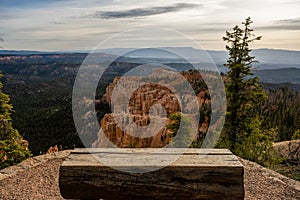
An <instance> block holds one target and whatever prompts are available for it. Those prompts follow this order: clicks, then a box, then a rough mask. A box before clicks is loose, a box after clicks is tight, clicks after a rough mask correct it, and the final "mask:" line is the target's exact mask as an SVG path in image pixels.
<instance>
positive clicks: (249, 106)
mask: <svg viewBox="0 0 300 200" xmlns="http://www.w3.org/2000/svg"><path fill="white" fill-rule="evenodd" d="M242 24H243V28H240V27H239V26H235V27H234V28H233V31H232V32H229V31H226V36H225V37H223V40H224V41H225V42H227V45H226V50H227V51H228V52H229V59H228V60H227V63H226V64H225V66H227V67H228V68H229V71H228V73H227V75H226V76H225V85H226V96H227V113H226V122H225V125H224V128H223V139H224V140H223V146H225V147H227V148H229V149H231V150H232V151H233V152H234V153H236V154H238V155H240V156H242V157H246V158H251V159H252V160H255V158H254V157H253V154H252V155H249V154H251V152H254V151H255V147H256V146H257V147H258V146H261V145H263V147H262V148H261V149H262V151H261V152H259V153H257V152H255V155H256V156H255V157H259V156H261V155H260V153H264V152H263V151H264V149H268V150H271V149H272V148H271V146H270V145H271V142H269V141H270V140H272V138H273V137H272V135H273V132H272V131H260V128H261V127H260V124H261V120H260V119H259V118H258V117H257V116H255V114H254V108H255V106H256V105H257V104H259V103H261V102H263V101H265V100H266V98H267V96H266V94H265V92H264V91H263V90H262V88H261V85H260V84H259V79H258V78H257V77H253V76H252V75H253V73H252V72H251V68H252V64H253V63H255V62H257V61H256V60H255V57H254V56H251V55H250V53H251V49H250V48H249V45H250V44H251V43H252V42H254V41H256V40H260V39H261V36H259V37H256V36H255V35H254V34H253V33H252V32H253V29H251V28H250V25H251V24H252V20H251V18H250V17H249V18H247V19H246V20H245V22H243V23H242ZM270 134H271V135H270ZM263 135H269V137H262V136H263ZM266 139H267V140H269V141H268V142H266V141H263V140H266ZM253 140H255V141H253ZM250 144H251V145H250ZM266 145H267V146H266ZM249 148H252V149H249ZM249 152H250V153H249ZM264 157H266V156H264Z"/></svg>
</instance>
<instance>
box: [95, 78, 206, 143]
mask: <svg viewBox="0 0 300 200" xmlns="http://www.w3.org/2000/svg"><path fill="white" fill-rule="evenodd" d="M183 77H185V78H186V79H187V80H189V81H190V83H191V85H192V86H195V87H197V85H199V82H201V81H202V82H203V79H202V77H201V75H200V74H199V73H198V74H197V73H183ZM161 78H162V80H161V81H157V82H158V84H154V83H149V84H144V85H142V86H141V87H138V89H137V90H135V91H134V92H133V93H132V95H131V96H130V101H129V112H127V113H130V114H127V113H126V112H124V113H118V114H116V113H114V114H106V115H105V116H104V117H103V118H102V120H101V122H100V124H101V127H102V131H103V132H104V134H105V135H106V137H107V138H109V140H110V141H111V142H112V143H113V144H115V145H117V146H119V147H163V146H165V145H166V144H167V143H168V142H170V141H171V139H172V138H171V136H170V135H171V134H170V131H169V130H167V128H166V127H164V128H162V129H161V130H157V133H156V135H155V136H153V137H149V138H138V137H134V136H132V135H129V134H127V133H125V132H124V130H122V129H121V128H122V127H124V126H123V125H122V127H120V126H118V124H117V122H116V121H115V120H114V116H115V117H121V118H122V124H123V123H124V124H125V126H126V124H127V123H128V122H129V121H130V120H132V121H133V122H134V123H136V125H138V126H147V125H148V124H149V123H151V121H150V117H149V110H150V108H151V107H152V106H153V105H156V104H160V105H162V107H163V108H164V109H165V111H166V113H167V115H169V114H172V113H176V112H180V111H181V110H180V104H179V102H178V99H177V97H176V95H175V94H174V93H173V92H172V91H171V90H170V89H168V88H167V87H165V86H163V85H164V82H163V81H165V79H164V78H165V77H161ZM133 79H134V78H133ZM169 80H171V83H169V85H174V86H176V85H179V84H180V80H179V79H175V78H173V79H172V77H170V78H169ZM172 81H173V82H172ZM160 83H161V84H160ZM118 84H122V85H124V87H125V86H126V87H135V86H136V85H135V84H136V81H135V80H132V82H130V81H129V82H121V83H120V77H116V78H115V79H114V80H113V82H112V83H111V84H110V85H109V86H108V87H107V88H106V93H105V95H104V96H103V98H102V101H104V102H107V103H110V102H111V101H112V96H113V92H114V89H115V87H116V86H117V85H118ZM130 84H132V85H130ZM194 90H195V89H194ZM207 93H208V91H207V90H206V89H205V90H200V92H199V93H198V94H197V100H198V105H199V107H201V106H203V105H204V104H210V100H209V99H208V96H209V95H208V94H207ZM125 95H126V93H124V94H122V93H118V96H117V98H116V99H117V100H116V101H117V102H114V106H116V105H115V104H117V106H119V107H121V108H123V109H124V110H125V109H126V103H128V102H126V98H125ZM190 99H191V98H190V97H188V96H187V97H185V98H183V101H185V102H184V105H185V106H186V105H190V103H189V101H190ZM186 107H187V110H191V111H194V110H195V108H194V107H189V106H186ZM163 120H164V121H165V122H166V124H168V123H170V120H169V119H168V118H166V117H165V118H164V119H163ZM209 120H210V119H209V117H208V116H206V117H205V120H204V122H203V123H202V124H201V125H200V127H199V131H201V132H206V131H207V129H208V125H209ZM106 146H109V144H108V143H107V141H106V140H104V139H101V136H100V134H99V138H98V140H97V141H96V142H94V144H93V147H106Z"/></svg>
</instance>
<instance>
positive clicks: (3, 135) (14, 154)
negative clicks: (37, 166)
mask: <svg viewBox="0 0 300 200" xmlns="http://www.w3.org/2000/svg"><path fill="white" fill-rule="evenodd" d="M1 77H2V75H1V74H0V78H1ZM2 87H3V84H2V83H1V82H0V161H1V162H0V169H2V168H5V167H7V166H10V165H14V164H16V163H19V162H21V161H22V160H24V159H26V158H28V157H29V156H31V153H30V151H29V150H28V149H27V146H26V145H25V146H24V145H22V143H24V142H25V141H24V140H23V139H22V137H21V136H20V134H19V132H18V131H17V130H16V129H14V128H13V127H12V121H11V116H10V115H11V111H12V105H11V104H9V101H10V99H9V96H8V95H7V94H4V93H3V92H2Z"/></svg>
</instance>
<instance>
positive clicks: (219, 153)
mask: <svg viewBox="0 0 300 200" xmlns="http://www.w3.org/2000/svg"><path fill="white" fill-rule="evenodd" d="M153 154H155V156H157V157H155V158H159V159H164V158H165V157H167V156H175V155H176V156H179V158H178V159H177V160H176V161H174V162H173V163H171V164H170V165H168V166H166V167H163V168H161V169H159V170H155V171H151V172H146V173H128V172H125V171H123V170H121V171H119V170H116V169H115V168H111V167H109V166H106V165H105V164H102V163H101V162H99V161H98V160H97V159H96V158H97V156H102V157H104V158H105V156H109V157H108V158H109V159H132V158H134V156H150V155H151V156H153ZM129 155H130V158H129V157H128V156H129ZM95 156H96V157H95ZM116 165H117V164H116ZM158 165H159V164H158ZM118 167H120V168H121V169H122V167H124V169H126V168H128V167H139V166H128V165H127V166H118ZM143 167H145V166H143ZM146 167H151V166H146ZM156 167H157V166H156ZM243 176H244V168H243V165H242V164H241V163H240V162H239V160H238V159H237V157H236V156H235V155H233V154H232V153H231V152H230V151H229V150H227V149H188V150H187V151H186V152H185V153H184V154H183V155H179V154H178V151H172V150H171V151H170V150H168V151H167V152H165V153H164V152H160V153H156V152H153V149H116V148H111V149H102V148H99V149H92V150H91V151H88V150H87V149H75V150H74V151H73V152H71V154H70V155H69V156H68V157H67V158H66V160H65V161H64V162H63V163H62V165H61V166H60V175H59V187H60V192H61V195H62V196H63V197H64V198H65V199H105V200H106V199H118V200H119V199H128V200H129V199H143V200H144V199H230V200H235V199H244V182H243Z"/></svg>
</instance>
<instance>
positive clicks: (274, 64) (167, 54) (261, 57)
mask: <svg viewBox="0 0 300 200" xmlns="http://www.w3.org/2000/svg"><path fill="white" fill-rule="evenodd" d="M159 49H161V48H145V49H138V50H137V49H134V48H113V49H97V50H94V51H93V52H97V53H105V54H110V55H118V56H123V57H129V58H135V59H137V60H138V61H140V62H143V61H147V60H155V59H157V60H158V61H160V62H162V63H170V62H172V63H174V62H179V60H180V56H181V55H184V56H185V57H188V59H189V61H194V60H195V61H197V60H199V57H201V62H202V63H211V59H212V60H213V62H214V63H215V64H216V65H218V66H222V65H223V64H224V63H225V62H226V60H227V58H228V54H227V52H226V51H215V50H207V51H206V50H200V49H195V48H192V47H164V48H163V49H164V50H166V51H163V50H159ZM89 52H90V51H89V50H74V51H53V52H45V51H26V50H22V51H17V50H0V55H33V54H50V55H51V54H71V53H83V54H87V53H89ZM175 54H178V55H179V56H177V55H175ZM252 55H253V56H255V58H256V60H258V61H259V62H260V64H256V65H257V66H260V69H262V70H263V69H279V68H287V67H288V68H300V51H293V50H280V49H266V48H264V49H255V50H253V51H252ZM180 62H182V59H181V61H180Z"/></svg>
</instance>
